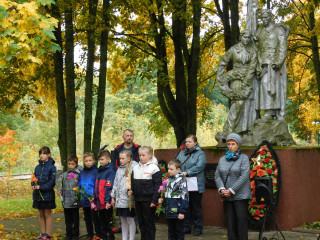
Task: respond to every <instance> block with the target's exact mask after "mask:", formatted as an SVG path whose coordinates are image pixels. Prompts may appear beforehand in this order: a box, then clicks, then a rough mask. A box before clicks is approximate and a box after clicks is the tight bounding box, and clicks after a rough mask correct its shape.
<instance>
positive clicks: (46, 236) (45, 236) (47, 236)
mask: <svg viewBox="0 0 320 240" xmlns="http://www.w3.org/2000/svg"><path fill="white" fill-rule="evenodd" d="M43 239H45V240H47V239H51V237H50V235H48V234H46V233H45V234H44V238H43Z"/></svg>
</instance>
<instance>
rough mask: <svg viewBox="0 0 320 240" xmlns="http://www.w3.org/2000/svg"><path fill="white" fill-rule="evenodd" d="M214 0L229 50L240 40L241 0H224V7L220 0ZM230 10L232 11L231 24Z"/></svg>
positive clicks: (226, 46) (226, 47)
mask: <svg viewBox="0 0 320 240" xmlns="http://www.w3.org/2000/svg"><path fill="white" fill-rule="evenodd" d="M214 2H215V5H216V8H217V11H218V16H219V18H220V19H221V22H222V25H223V28H224V43H225V49H226V51H227V50H228V49H229V48H231V47H232V46H233V45H234V44H236V43H237V42H238V40H239V36H240V30H239V29H240V28H239V0H232V1H229V0H222V9H221V6H220V3H219V0H214ZM229 11H230V13H231V24H230V14H229ZM228 68H229V67H228Z"/></svg>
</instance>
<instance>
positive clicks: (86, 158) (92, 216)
mask: <svg viewBox="0 0 320 240" xmlns="http://www.w3.org/2000/svg"><path fill="white" fill-rule="evenodd" d="M83 162H84V168H83V171H82V172H81V173H80V176H79V183H78V186H79V188H80V189H81V190H82V191H84V193H85V194H84V196H83V197H82V198H81V201H80V204H81V206H82V207H83V213H84V221H85V223H86V228H87V240H92V239H93V237H94V232H93V223H94V228H95V231H96V235H97V236H98V237H100V236H101V227H100V224H99V217H98V213H97V211H93V210H91V207H90V200H91V199H93V198H94V184H95V180H96V175H97V172H98V168H97V166H96V165H95V159H94V154H93V153H91V152H86V153H85V154H84V155H83Z"/></svg>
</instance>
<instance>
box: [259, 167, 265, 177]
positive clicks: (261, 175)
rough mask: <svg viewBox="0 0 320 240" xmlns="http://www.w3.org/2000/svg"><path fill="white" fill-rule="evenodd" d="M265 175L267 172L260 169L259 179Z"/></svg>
mask: <svg viewBox="0 0 320 240" xmlns="http://www.w3.org/2000/svg"><path fill="white" fill-rule="evenodd" d="M265 174H266V172H265V171H264V170H263V169H259V170H258V171H257V175H258V176H259V177H263V176H264V175H265Z"/></svg>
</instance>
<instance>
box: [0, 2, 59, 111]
mask: <svg viewBox="0 0 320 240" xmlns="http://www.w3.org/2000/svg"><path fill="white" fill-rule="evenodd" d="M52 3H53V1H52V0H38V1H27V2H21V1H1V5H0V44H1V48H0V107H1V108H3V109H12V108H14V107H16V105H17V104H18V105H20V109H21V110H22V114H24V115H29V114H30V111H29V106H28V104H29V103H37V104H39V103H41V101H40V100H39V97H38V96H37V94H36V91H37V84H40V83H41V84H45V82H41V81H40V79H43V78H41V74H40V73H42V77H45V78H50V76H49V75H46V74H47V73H48V67H50V66H49V65H45V67H43V66H42V65H43V64H44V63H46V64H47V63H48V62H47V58H48V55H49V54H50V52H54V51H56V50H58V49H59V46H58V45H57V44H55V43H53V42H51V40H52V39H54V34H53V31H54V26H55V25H56V24H57V20H56V19H54V18H53V17H51V16H50V15H45V11H44V7H45V6H49V5H51V4H52ZM40 68H41V70H40ZM26 96H28V101H24V103H22V100H24V98H25V97H26Z"/></svg>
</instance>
